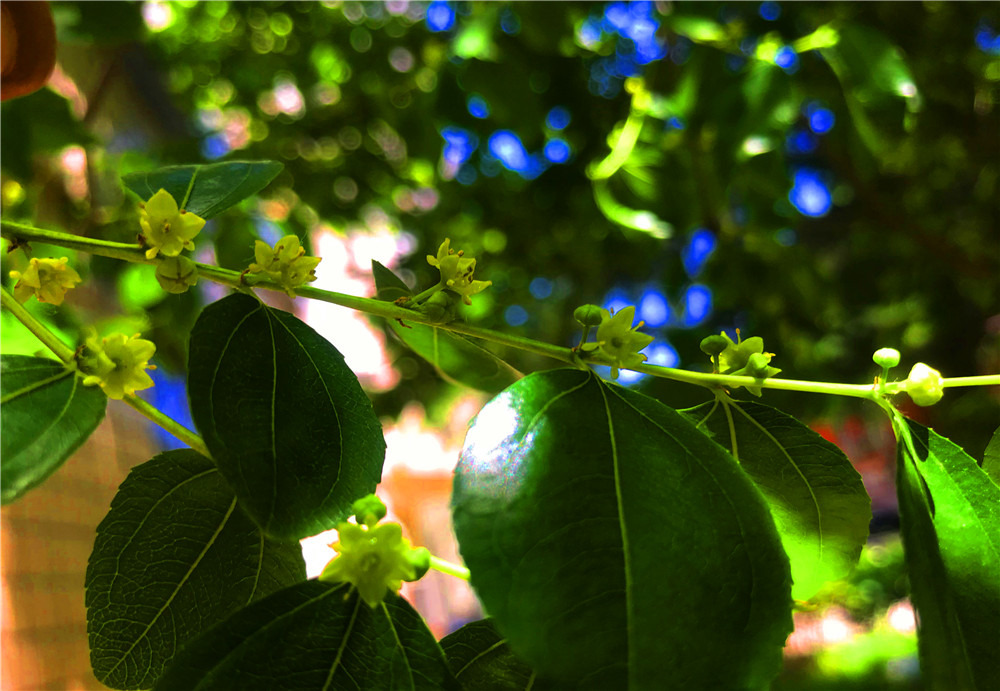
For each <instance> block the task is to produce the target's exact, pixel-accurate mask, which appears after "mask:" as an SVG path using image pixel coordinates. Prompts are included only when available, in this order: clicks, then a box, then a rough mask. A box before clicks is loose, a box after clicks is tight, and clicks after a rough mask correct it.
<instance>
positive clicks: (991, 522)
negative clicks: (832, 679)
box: [896, 418, 1000, 691]
mask: <svg viewBox="0 0 1000 691" xmlns="http://www.w3.org/2000/svg"><path fill="white" fill-rule="evenodd" d="M903 425H906V429H908V430H909V436H910V438H911V439H912V442H913V445H912V448H911V447H909V446H908V445H907V444H906V443H904V441H902V440H901V441H900V443H899V445H898V449H899V454H898V458H897V475H896V485H897V492H898V493H899V512H900V530H901V532H902V536H903V548H904V552H905V554H906V565H907V570H908V571H909V576H910V588H911V591H912V597H913V603H914V605H915V607H916V610H917V614H918V615H919V631H918V633H919V639H918V640H919V644H920V657H921V673H922V676H923V677H924V679H925V680H927V682H928V688H931V689H947V690H948V691H966V690H978V691H983V690H984V689H997V688H1000V664H998V663H1000V653H998V651H1000V625H998V623H1000V487H998V486H997V485H996V484H994V483H993V482H992V481H991V480H990V479H989V477H988V476H987V475H986V473H984V472H983V471H982V469H981V468H979V466H978V465H977V464H976V462H975V461H974V460H973V459H972V458H971V457H970V456H969V455H968V454H966V453H965V452H964V451H962V449H961V448H959V447H958V446H956V445H955V444H953V443H952V442H951V441H949V440H948V439H945V438H944V437H942V436H940V435H938V434H936V433H935V432H934V431H933V430H931V429H928V428H926V427H924V426H922V425H920V424H918V423H916V422H913V421H911V420H903V419H902V418H900V420H899V422H898V427H899V428H900V429H902V426H903ZM904 436H905V435H904Z"/></svg>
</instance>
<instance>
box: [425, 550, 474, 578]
mask: <svg viewBox="0 0 1000 691" xmlns="http://www.w3.org/2000/svg"><path fill="white" fill-rule="evenodd" d="M431 568H432V569H434V570H435V571H440V572H441V573H446V574H448V575H449V576H455V577H456V578H461V579H462V580H463V581H467V580H469V570H468V569H467V568H465V567H464V566H459V565H458V564H453V563H451V562H450V561H445V560H444V559H441V558H439V557H435V556H434V555H433V554H432V555H431Z"/></svg>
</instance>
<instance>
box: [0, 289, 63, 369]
mask: <svg viewBox="0 0 1000 691" xmlns="http://www.w3.org/2000/svg"><path fill="white" fill-rule="evenodd" d="M0 302H2V304H3V306H4V307H5V308H7V309H8V310H10V313H11V314H13V315H14V316H15V317H17V320H18V321H19V322H21V323H22V324H24V326H25V327H26V328H27V329H28V331H30V332H31V333H33V334H35V337H36V338H38V340H39V341H41V342H42V343H43V344H44V345H45V347H46V348H48V349H49V350H51V351H52V352H53V353H55V355H56V357H57V358H59V359H60V360H62V361H63V362H64V363H66V364H69V363H70V362H72V361H73V355H74V351H73V349H72V348H70V347H69V346H68V345H66V344H65V343H63V342H62V341H60V340H59V337H58V336H56V335H55V334H54V333H52V332H51V331H49V330H48V329H47V328H45V325H44V324H42V323H41V322H40V321H38V320H37V319H35V317H34V315H33V314H31V312H29V311H28V310H26V309H25V308H24V305H22V304H21V303H20V302H18V301H17V298H15V297H14V296H13V295H11V294H10V292H9V291H8V290H7V289H6V288H2V289H0Z"/></svg>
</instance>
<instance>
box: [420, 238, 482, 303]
mask: <svg viewBox="0 0 1000 691" xmlns="http://www.w3.org/2000/svg"><path fill="white" fill-rule="evenodd" d="M450 245H451V240H450V239H448V238H445V241H444V242H442V243H441V246H440V247H438V253H437V256H436V257H435V256H432V255H430V254H428V255H427V263H428V264H430V265H431V266H435V267H437V268H438V270H440V272H441V283H440V285H441V287H443V288H446V289H448V290H451V291H453V292H455V293H458V294H459V295H461V296H462V300H463V301H464V302H465V304H466V305H471V304H472V299H471V296H473V295H475V294H476V293H481V292H483V291H484V290H486V288H487V287H488V286H491V285H493V281H476V280H474V279H473V278H472V275H473V273H475V271H476V260H475V259H473V258H471V257H466V256H465V252H463V251H461V250H459V251H457V252H456V251H455V250H453V249H451V247H450Z"/></svg>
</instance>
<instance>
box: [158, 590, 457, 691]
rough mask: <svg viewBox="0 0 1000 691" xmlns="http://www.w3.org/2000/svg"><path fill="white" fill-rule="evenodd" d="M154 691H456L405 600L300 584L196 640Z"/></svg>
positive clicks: (438, 653)
mask: <svg viewBox="0 0 1000 691" xmlns="http://www.w3.org/2000/svg"><path fill="white" fill-rule="evenodd" d="M154 688H155V689H156V691H207V690H209V689H211V690H212V691H222V690H223V689H233V690H238V691H249V690H250V689H259V690H261V691H271V689H281V690H282V691H313V690H315V691H338V690H340V689H344V690H345V691H346V690H348V689H349V690H350V691H417V690H418V689H426V690H427V691H442V690H454V689H458V688H460V687H459V686H458V682H456V681H455V678H454V677H453V676H452V675H451V672H449V671H448V666H447V664H446V663H445V660H444V656H443V655H442V653H441V648H439V647H438V644H437V641H435V640H434V636H433V635H432V634H431V632H430V631H429V630H428V629H427V626H426V625H425V624H424V621H423V619H421V618H420V615H419V614H417V612H416V611H415V610H414V609H413V608H412V607H411V606H410V604H409V603H408V602H406V600H404V599H402V598H401V597H399V596H397V595H393V594H389V595H388V596H387V597H386V599H385V601H384V602H382V603H381V604H380V605H379V606H378V607H375V608H372V607H369V606H368V605H367V604H365V603H364V601H362V600H361V598H360V597H359V596H358V592H357V590H354V589H351V587H350V586H348V585H346V584H331V583H324V582H320V581H308V582H306V583H300V584H299V585H296V586H293V587H291V588H286V589H285V590H282V591H281V592H279V593H275V594H274V595H272V596H271V597H269V598H266V599H264V600H262V601H260V602H258V603H256V604H254V605H253V606H251V607H247V608H246V609H244V610H243V611H242V612H239V613H237V614H236V615H234V616H233V617H231V618H230V619H228V620H227V621H225V622H223V623H222V624H220V625H219V626H216V627H215V628H213V629H212V630H210V631H208V632H207V633H205V634H204V635H203V636H201V637H200V638H198V639H196V640H195V641H193V642H192V643H191V644H190V645H188V646H187V647H186V648H185V649H184V651H183V652H182V653H181V654H180V655H178V656H177V658H176V659H175V660H174V662H173V664H172V665H171V666H170V668H169V669H167V671H166V672H165V673H164V675H163V676H162V677H161V678H160V680H159V681H158V682H157V684H156V686H155V687H154Z"/></svg>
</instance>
